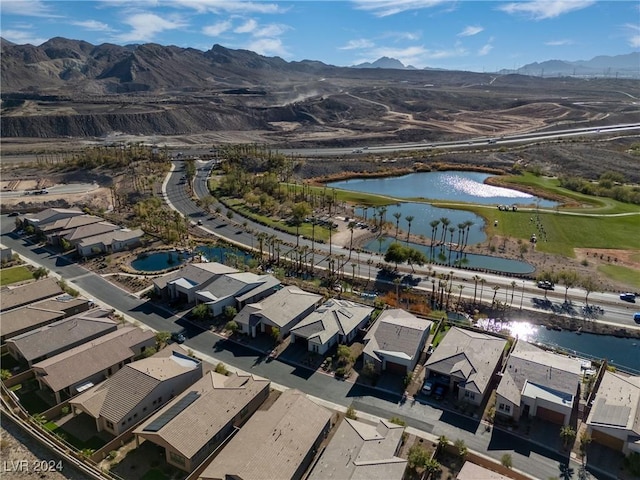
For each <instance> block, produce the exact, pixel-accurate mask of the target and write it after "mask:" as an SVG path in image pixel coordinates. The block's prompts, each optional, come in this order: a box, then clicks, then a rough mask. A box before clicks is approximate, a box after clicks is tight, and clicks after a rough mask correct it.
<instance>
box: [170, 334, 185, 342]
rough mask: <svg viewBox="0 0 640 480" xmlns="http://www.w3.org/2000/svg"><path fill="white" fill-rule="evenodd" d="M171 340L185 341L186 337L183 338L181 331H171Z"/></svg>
mask: <svg viewBox="0 0 640 480" xmlns="http://www.w3.org/2000/svg"><path fill="white" fill-rule="evenodd" d="M171 340H173V341H174V342H176V343H184V342H185V340H186V338H185V336H184V335H183V334H182V333H180V332H173V333H172V334H171Z"/></svg>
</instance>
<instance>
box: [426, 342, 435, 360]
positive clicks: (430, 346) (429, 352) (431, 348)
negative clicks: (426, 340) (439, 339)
mask: <svg viewBox="0 0 640 480" xmlns="http://www.w3.org/2000/svg"><path fill="white" fill-rule="evenodd" d="M433 350H434V348H433V343H430V344H429V348H427V356H429V357H430V356H431V354H432V353H433Z"/></svg>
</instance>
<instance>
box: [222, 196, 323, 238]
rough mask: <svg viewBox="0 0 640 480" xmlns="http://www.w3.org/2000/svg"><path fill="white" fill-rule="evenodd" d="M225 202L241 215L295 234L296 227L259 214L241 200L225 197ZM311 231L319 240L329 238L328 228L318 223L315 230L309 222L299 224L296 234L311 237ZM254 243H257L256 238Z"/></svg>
mask: <svg viewBox="0 0 640 480" xmlns="http://www.w3.org/2000/svg"><path fill="white" fill-rule="evenodd" d="M225 203H226V204H227V205H229V207H231V208H233V209H234V210H235V211H237V212H238V213H239V214H240V215H242V216H243V217H247V218H250V219H252V220H255V221H257V222H259V223H263V224H265V225H268V226H269V227H272V228H277V229H279V230H284V231H286V232H288V233H290V234H292V235H295V234H296V227H294V226H292V225H289V224H287V223H286V222H284V221H282V220H274V219H272V218H270V217H267V216H266V215H261V214H259V213H256V212H254V211H253V210H251V209H250V208H249V207H247V205H246V204H245V203H244V202H243V201H242V200H238V199H225ZM312 232H313V234H314V236H315V239H316V240H321V241H323V242H326V241H328V240H329V230H328V229H326V228H324V227H321V226H319V225H316V227H315V231H314V229H313V227H312V226H311V224H310V223H303V224H301V225H300V228H299V229H298V234H299V235H303V236H305V237H307V238H311V236H312ZM255 245H257V240H256V244H255ZM255 245H254V246H255Z"/></svg>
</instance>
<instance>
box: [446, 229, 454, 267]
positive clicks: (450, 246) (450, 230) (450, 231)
mask: <svg viewBox="0 0 640 480" xmlns="http://www.w3.org/2000/svg"><path fill="white" fill-rule="evenodd" d="M455 231H456V227H449V233H450V234H451V241H450V242H449V258H448V259H447V263H448V264H449V265H451V252H452V250H453V232H455Z"/></svg>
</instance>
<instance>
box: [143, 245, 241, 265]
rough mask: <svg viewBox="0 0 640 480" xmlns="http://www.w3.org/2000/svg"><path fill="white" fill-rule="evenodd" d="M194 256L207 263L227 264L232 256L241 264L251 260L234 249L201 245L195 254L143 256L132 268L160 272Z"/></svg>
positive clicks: (152, 254)
mask: <svg viewBox="0 0 640 480" xmlns="http://www.w3.org/2000/svg"><path fill="white" fill-rule="evenodd" d="M194 254H202V255H203V256H204V257H205V259H206V260H205V261H210V262H220V263H225V262H226V261H227V260H228V259H229V258H230V257H231V256H232V255H235V256H236V258H237V259H238V261H239V262H240V263H247V262H248V261H249V260H250V259H251V255H249V254H248V253H245V252H243V251H241V250H237V249H234V248H229V247H219V246H210V245H201V246H199V247H196V249H195V250H194V252H193V254H190V253H187V252H179V251H176V250H171V251H168V252H155V253H150V254H143V255H140V256H139V257H138V258H136V259H135V260H134V261H132V262H131V266H132V267H133V268H134V269H136V270H138V271H140V272H159V271H161V270H166V269H167V268H173V267H178V266H180V265H182V264H183V263H184V262H186V261H187V259H189V258H191V257H192V256H193V255H194Z"/></svg>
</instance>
